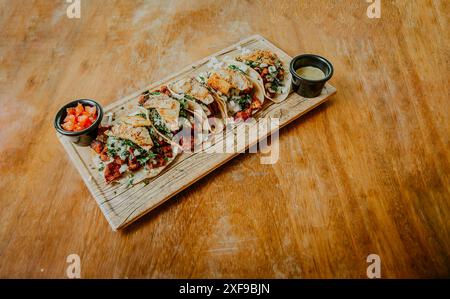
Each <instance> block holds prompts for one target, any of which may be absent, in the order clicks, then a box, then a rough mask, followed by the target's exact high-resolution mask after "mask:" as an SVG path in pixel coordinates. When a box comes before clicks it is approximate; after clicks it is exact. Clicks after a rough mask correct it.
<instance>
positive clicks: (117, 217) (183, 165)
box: [57, 35, 336, 230]
mask: <svg viewBox="0 0 450 299" xmlns="http://www.w3.org/2000/svg"><path fill="white" fill-rule="evenodd" d="M242 47H245V48H246V49H249V50H253V49H266V50H271V51H272V52H273V53H275V54H277V56H278V57H279V58H280V59H281V60H282V61H283V62H284V64H285V66H286V67H288V65H289V62H290V60H291V59H292V58H291V57H289V56H288V55H287V54H286V53H284V52H283V51H282V50H281V49H279V48H277V47H276V46H274V45H273V44H272V43H270V42H269V41H267V40H266V39H265V38H263V37H262V36H260V35H253V36H251V37H248V38H245V39H243V40H242V41H240V42H238V43H236V44H234V45H231V46H229V47H227V48H225V49H223V50H221V51H219V52H218V53H214V54H213V55H211V56H208V57H205V58H204V59H202V60H200V61H198V62H195V63H193V64H191V65H188V66H186V67H185V68H183V70H181V71H180V72H177V73H175V74H172V75H170V76H169V77H167V78H164V79H162V80H160V81H158V82H155V83H153V84H150V85H149V86H147V87H145V88H144V89H142V90H140V91H137V92H135V93H133V94H132V95H130V96H127V97H125V98H123V99H120V100H118V101H116V102H114V103H112V104H111V105H108V107H105V111H104V112H105V114H111V113H112V114H113V115H115V116H116V117H118V116H119V115H128V114H129V113H133V112H135V111H136V107H138V100H139V95H141V94H142V92H143V91H144V90H155V89H157V88H158V87H159V86H162V85H165V86H168V85H169V84H171V83H172V82H175V81H177V80H180V79H181V78H183V77H186V76H196V75H198V74H200V73H201V72H205V71H207V70H208V67H207V64H208V62H209V61H210V60H211V58H212V57H214V58H215V59H218V60H220V61H221V60H222V59H224V57H225V56H228V57H235V56H237V55H238V54H239V53H240V52H241V51H240V50H239V49H241V48H242ZM335 92H336V89H335V88H334V87H333V86H331V85H330V84H327V85H326V86H325V87H324V88H323V90H322V93H321V94H320V95H319V96H318V97H316V98H312V99H306V98H303V97H301V96H299V95H297V94H296V93H291V95H290V96H289V97H288V98H287V99H285V100H284V101H283V102H281V103H272V102H270V101H267V100H266V101H265V102H264V105H263V108H262V109H261V111H259V112H258V113H257V114H255V115H253V117H252V118H253V119H252V122H249V121H247V122H246V123H245V124H244V123H241V124H237V125H233V126H231V125H230V126H229V127H228V128H227V129H226V130H225V131H223V134H217V135H215V136H211V138H210V140H208V143H209V144H210V146H208V148H205V150H204V151H201V150H200V149H198V150H196V151H195V152H193V153H187V152H186V153H182V154H180V155H179V156H178V157H177V158H176V159H175V161H174V162H173V163H171V164H170V165H168V167H167V168H165V169H164V171H163V172H162V173H160V174H159V175H158V176H157V177H154V178H152V179H151V180H149V181H147V182H145V183H144V182H142V179H141V180H139V179H134V180H137V181H136V182H135V183H134V184H133V185H131V186H130V185H129V184H128V183H127V180H129V179H127V178H123V179H122V180H121V182H119V183H118V184H107V183H106V182H105V179H104V176H103V172H99V171H98V170H97V167H95V166H94V165H93V164H94V163H93V159H92V158H93V153H92V149H90V148H89V147H80V146H77V145H75V144H74V143H72V142H71V141H70V140H69V139H67V138H65V137H64V136H63V135H61V134H59V133H57V137H58V138H59V140H60V141H61V143H62V145H63V146H64V149H65V150H66V152H67V154H68V155H69V157H70V158H71V159H72V161H73V163H74V166H75V167H76V168H77V170H78V172H79V173H80V175H81V177H82V178H83V180H84V182H85V184H86V186H87V187H88V189H89V191H90V192H91V194H92V196H93V197H94V199H95V201H96V202H97V204H98V205H99V207H100V209H101V210H102V212H103V214H104V215H105V217H106V219H107V220H108V222H109V224H110V225H111V227H112V228H113V230H117V229H122V228H124V227H126V226H128V225H130V224H131V223H132V222H134V221H136V220H137V219H138V218H139V217H142V216H143V215H144V214H146V213H148V212H150V211H151V210H153V209H154V208H156V207H157V206H159V205H160V204H162V203H163V202H165V201H166V200H169V199H170V198H171V197H172V196H174V195H176V194H177V193H179V192H180V191H182V190H184V189H186V188H188V187H189V186H190V185H192V184H193V183H195V182H196V181H198V180H199V179H201V178H203V177H204V176H206V175H207V174H209V173H211V172H212V171H214V170H215V169H217V168H218V167H220V166H222V165H223V164H225V163H226V162H228V161H229V160H231V159H232V158H234V157H236V156H237V155H239V153H244V152H245V151H246V150H247V149H248V148H249V147H251V146H253V145H255V144H257V143H259V144H260V145H261V146H263V141H265V140H266V138H267V136H268V135H270V134H271V133H273V132H277V133H276V134H277V137H278V135H279V132H278V131H279V129H280V128H282V127H284V126H285V125H287V124H289V123H290V122H292V121H294V120H296V119H297V118H299V117H300V116H301V115H303V114H305V113H307V112H309V111H310V110H312V109H313V108H315V107H317V106H319V105H320V104H322V103H324V102H325V101H326V100H328V98H329V97H330V96H332V95H333V94H335ZM271 119H273V120H271ZM274 120H276V122H277V124H276V126H274V127H273V128H270V123H271V121H274ZM240 128H242V130H241V132H244V133H243V134H240V135H239V136H240V137H237V132H239V130H240ZM259 128H261V130H258V129H259ZM263 128H265V129H263ZM252 130H253V132H255V134H252V133H250V132H251V131H252ZM237 139H240V141H238V140H237ZM230 141H231V143H230ZM264 143H265V144H267V141H265V142H264ZM277 144H278V143H277ZM266 151H270V152H272V151H273V152H274V153H278V152H279V151H278V150H276V149H275V148H274V149H270V148H267V149H266ZM275 159H276V158H274V161H276V160H275ZM274 163H275V162H274ZM266 164H267V163H266Z"/></svg>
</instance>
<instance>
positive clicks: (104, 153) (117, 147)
mask: <svg viewBox="0 0 450 299" xmlns="http://www.w3.org/2000/svg"><path fill="white" fill-rule="evenodd" d="M141 128H143V129H145V130H148V131H149V134H150V136H151V139H152V147H151V149H144V148H142V147H141V146H139V145H137V144H136V143H134V142H132V141H130V140H128V139H122V138H118V137H116V136H111V135H110V132H111V128H107V129H105V128H104V127H100V128H99V134H98V136H97V138H96V139H95V140H93V141H92V143H91V148H92V149H93V150H94V151H95V152H96V153H97V154H99V155H100V160H101V161H102V162H101V163H102V165H101V169H99V170H102V169H103V174H104V177H105V181H106V182H107V183H111V182H113V181H115V180H117V179H120V178H121V177H122V176H123V174H124V173H125V172H126V171H136V170H139V169H140V168H142V167H145V168H147V169H153V168H159V167H162V166H165V165H166V164H167V162H168V161H169V159H170V158H173V155H174V153H173V151H172V146H171V145H170V144H168V143H167V142H166V141H165V140H163V139H162V138H160V137H159V136H157V135H156V134H154V133H152V132H151V131H152V130H153V129H152V128H145V127H141ZM108 133H109V134H108Z"/></svg>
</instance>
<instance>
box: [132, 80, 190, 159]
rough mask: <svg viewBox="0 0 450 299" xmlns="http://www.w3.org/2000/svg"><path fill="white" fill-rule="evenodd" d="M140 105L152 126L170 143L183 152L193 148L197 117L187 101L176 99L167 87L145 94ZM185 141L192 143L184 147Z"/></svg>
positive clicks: (140, 100)
mask: <svg viewBox="0 0 450 299" xmlns="http://www.w3.org/2000/svg"><path fill="white" fill-rule="evenodd" d="M139 105H140V106H141V107H142V108H143V113H144V114H145V116H146V118H147V119H148V120H149V121H150V123H151V126H152V127H153V128H154V129H155V130H156V132H157V133H158V134H159V135H160V136H161V137H162V138H164V139H165V140H166V141H167V142H168V143H170V144H172V145H174V146H177V147H179V148H180V149H182V150H186V149H192V148H193V145H194V144H193V143H192V142H193V139H194V138H193V136H194V135H195V132H194V128H195V118H196V116H195V115H194V114H193V113H191V109H190V108H189V107H190V104H189V102H188V101H187V100H186V99H184V98H180V99H178V98H175V97H174V96H173V95H172V93H171V92H170V90H169V89H168V88H167V87H166V86H162V87H161V88H160V89H159V90H156V91H153V92H149V91H146V92H144V93H143V94H142V95H141V97H140V99H139ZM183 140H189V141H190V143H189V144H184V145H183Z"/></svg>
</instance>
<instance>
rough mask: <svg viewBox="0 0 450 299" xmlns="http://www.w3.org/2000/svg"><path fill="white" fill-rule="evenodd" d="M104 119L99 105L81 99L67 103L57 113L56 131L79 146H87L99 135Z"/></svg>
mask: <svg viewBox="0 0 450 299" xmlns="http://www.w3.org/2000/svg"><path fill="white" fill-rule="evenodd" d="M102 118H103V109H102V107H101V106H100V104H99V103H97V102H96V101H93V100H89V99H79V100H75V101H72V102H70V103H67V104H66V105H64V106H63V107H61V109H59V111H58V112H57V113H56V116H55V121H54V126H55V129H56V131H58V133H60V134H61V135H64V136H66V137H67V138H69V139H70V140H71V141H72V142H74V143H76V144H77V145H81V146H87V145H89V144H90V142H91V141H92V139H94V138H95V136H96V135H97V129H98V126H99V125H100V123H101V121H102Z"/></svg>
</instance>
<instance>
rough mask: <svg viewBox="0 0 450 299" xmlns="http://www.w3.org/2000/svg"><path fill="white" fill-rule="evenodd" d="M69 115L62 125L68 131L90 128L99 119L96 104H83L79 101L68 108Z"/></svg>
mask: <svg viewBox="0 0 450 299" xmlns="http://www.w3.org/2000/svg"><path fill="white" fill-rule="evenodd" d="M66 110H67V116H66V117H65V118H64V123H63V124H62V125H61V127H62V128H63V129H64V130H66V131H72V132H78V131H82V130H84V129H87V128H89V127H90V126H91V125H92V124H93V123H94V121H95V120H96V119H97V109H96V107H95V106H89V105H86V106H83V105H82V104H81V103H78V105H77V106H76V107H71V108H67V109H66Z"/></svg>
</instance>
